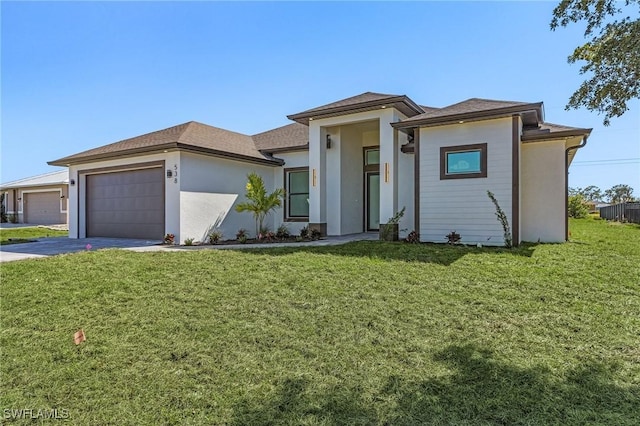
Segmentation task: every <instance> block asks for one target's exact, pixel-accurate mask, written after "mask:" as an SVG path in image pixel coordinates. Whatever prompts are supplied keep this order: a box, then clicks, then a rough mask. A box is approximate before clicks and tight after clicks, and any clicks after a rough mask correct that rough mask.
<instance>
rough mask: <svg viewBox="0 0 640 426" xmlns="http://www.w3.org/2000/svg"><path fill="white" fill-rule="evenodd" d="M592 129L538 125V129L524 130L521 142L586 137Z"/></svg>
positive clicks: (559, 125)
mask: <svg viewBox="0 0 640 426" xmlns="http://www.w3.org/2000/svg"><path fill="white" fill-rule="evenodd" d="M591 130H593V129H583V128H580V127H571V126H565V125H563V124H553V123H540V126H539V127H538V128H534V129H524V131H523V132H522V140H523V141H525V142H527V141H536V140H545V139H553V138H562V137H571V136H588V135H589V134H591Z"/></svg>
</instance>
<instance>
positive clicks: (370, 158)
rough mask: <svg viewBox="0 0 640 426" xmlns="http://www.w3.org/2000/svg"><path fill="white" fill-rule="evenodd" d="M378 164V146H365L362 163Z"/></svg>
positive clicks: (366, 164) (368, 164)
mask: <svg viewBox="0 0 640 426" xmlns="http://www.w3.org/2000/svg"><path fill="white" fill-rule="evenodd" d="M377 164H380V148H365V150H364V165H365V166H373V165H377Z"/></svg>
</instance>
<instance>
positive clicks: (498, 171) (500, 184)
mask: <svg viewBox="0 0 640 426" xmlns="http://www.w3.org/2000/svg"><path fill="white" fill-rule="evenodd" d="M478 143H486V144H487V177H486V178H471V179H445V180H440V147H447V146H457V145H469V144H478ZM511 146H512V122H511V118H503V119H495V120H486V121H479V122H471V123H465V124H455V125H446V126H437V127H430V128H422V129H420V150H419V151H420V152H419V155H420V239H421V240H422V241H429V242H445V241H446V238H445V236H446V235H447V234H449V233H450V232H451V231H456V232H457V233H458V234H460V235H461V237H462V241H461V242H462V243H465V244H477V243H481V244H485V245H503V244H504V238H503V229H502V226H501V225H500V223H499V222H498V220H497V218H496V215H495V212H496V210H495V207H494V205H493V203H492V202H491V200H490V199H489V197H488V196H487V190H489V191H491V192H493V193H494V194H495V196H496V198H497V200H498V202H499V203H500V207H501V208H502V210H504V212H505V213H506V215H507V217H509V218H511V217H512V215H511V210H512V208H511V199H512V173H511V170H512V153H511V150H512V148H511Z"/></svg>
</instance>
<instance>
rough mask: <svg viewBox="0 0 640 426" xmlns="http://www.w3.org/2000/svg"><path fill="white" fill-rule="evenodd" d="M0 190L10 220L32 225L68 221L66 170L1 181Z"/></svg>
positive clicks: (67, 174)
mask: <svg viewBox="0 0 640 426" xmlns="http://www.w3.org/2000/svg"><path fill="white" fill-rule="evenodd" d="M0 193H2V194H4V197H3V201H2V202H3V203H4V206H3V207H4V212H5V213H6V214H7V217H8V219H9V220H15V221H16V222H18V223H31V224H34V225H51V224H63V223H67V201H68V196H69V171H68V170H58V171H55V172H49V173H45V174H42V175H38V176H33V177H29V178H24V179H19V180H15V181H12V182H7V183H3V184H0Z"/></svg>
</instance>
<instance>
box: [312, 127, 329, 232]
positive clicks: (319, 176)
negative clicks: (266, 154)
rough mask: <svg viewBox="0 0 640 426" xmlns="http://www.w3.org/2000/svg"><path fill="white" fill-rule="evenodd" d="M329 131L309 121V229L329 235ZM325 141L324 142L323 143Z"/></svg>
mask: <svg viewBox="0 0 640 426" xmlns="http://www.w3.org/2000/svg"><path fill="white" fill-rule="evenodd" d="M326 138H327V132H326V131H325V130H324V128H322V127H321V126H319V125H318V124H317V123H314V122H313V121H310V122H309V229H310V230H313V229H317V230H318V231H320V232H321V233H322V235H327V210H326V203H327V185H326V182H327V179H326V176H325V171H326V167H327V144H326ZM323 141H324V143H323Z"/></svg>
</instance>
